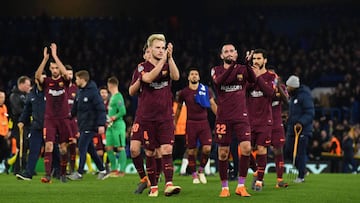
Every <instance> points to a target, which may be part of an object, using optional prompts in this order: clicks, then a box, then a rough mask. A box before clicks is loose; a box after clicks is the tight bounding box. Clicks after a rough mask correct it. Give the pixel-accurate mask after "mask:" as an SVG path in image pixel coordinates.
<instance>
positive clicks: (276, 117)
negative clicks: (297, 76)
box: [271, 84, 288, 127]
mask: <svg viewBox="0 0 360 203" xmlns="http://www.w3.org/2000/svg"><path fill="white" fill-rule="evenodd" d="M280 88H281V89H283V91H284V92H285V94H288V92H287V90H286V87H285V85H284V84H282V85H281V86H280ZM271 105H272V116H273V126H274V127H280V126H282V118H281V112H282V107H281V106H282V100H281V98H280V93H278V92H276V94H275V96H274V97H273V100H272V104H271Z"/></svg>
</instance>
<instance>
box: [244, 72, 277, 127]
mask: <svg viewBox="0 0 360 203" xmlns="http://www.w3.org/2000/svg"><path fill="white" fill-rule="evenodd" d="M275 77H276V75H275V74H274V73H271V72H269V71H266V72H265V73H264V74H262V75H260V76H259V77H258V78H257V80H256V82H255V83H251V84H249V86H248V88H247V92H248V94H247V95H248V97H247V106H248V110H249V120H250V125H251V126H263V125H272V124H273V118H272V109H271V108H272V107H271V102H272V99H273V96H274V93H275Z"/></svg>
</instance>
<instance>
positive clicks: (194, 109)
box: [178, 87, 213, 121]
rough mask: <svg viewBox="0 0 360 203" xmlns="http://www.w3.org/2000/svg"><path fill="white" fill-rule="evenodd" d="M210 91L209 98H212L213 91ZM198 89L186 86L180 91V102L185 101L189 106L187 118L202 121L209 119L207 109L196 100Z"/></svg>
mask: <svg viewBox="0 0 360 203" xmlns="http://www.w3.org/2000/svg"><path fill="white" fill-rule="evenodd" d="M208 92H209V99H210V98H212V97H213V96H212V93H211V91H208ZM196 93H197V90H192V89H190V88H189V87H185V88H184V89H182V90H181V91H180V92H179V101H178V102H179V103H180V104H182V103H183V102H185V104H186V107H187V120H192V121H201V120H207V109H206V108H204V107H202V106H200V104H198V103H196V102H195V95H196Z"/></svg>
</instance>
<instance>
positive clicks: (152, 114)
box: [138, 62, 173, 121]
mask: <svg viewBox="0 0 360 203" xmlns="http://www.w3.org/2000/svg"><path fill="white" fill-rule="evenodd" d="M153 68H154V65H153V64H151V63H150V62H144V63H143V64H142V66H139V67H138V71H139V73H141V74H144V73H146V72H150V71H151V70H152V69H153ZM141 89H142V92H141V94H142V95H141V100H142V101H141V106H142V107H141V109H140V112H139V113H140V114H141V118H142V120H146V121H161V120H171V119H173V116H172V114H173V110H172V103H173V95H172V92H171V79H170V72H169V65H168V64H165V65H164V66H163V68H162V70H161V71H160V73H159V75H158V76H157V77H156V78H155V80H154V81H152V82H151V83H145V82H141Z"/></svg>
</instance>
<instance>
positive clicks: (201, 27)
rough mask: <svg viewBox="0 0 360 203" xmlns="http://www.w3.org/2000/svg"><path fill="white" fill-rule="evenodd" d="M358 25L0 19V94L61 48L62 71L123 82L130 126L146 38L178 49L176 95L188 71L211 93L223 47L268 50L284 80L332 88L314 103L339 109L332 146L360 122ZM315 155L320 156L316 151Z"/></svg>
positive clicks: (254, 19)
mask: <svg viewBox="0 0 360 203" xmlns="http://www.w3.org/2000/svg"><path fill="white" fill-rule="evenodd" d="M359 17H360V15H359V14H357V13H356V9H354V8H353V9H351V8H347V9H345V8H343V9H342V8H320V7H319V8H302V9H296V8H291V9H280V8H274V9H272V10H267V9H264V8H261V7H260V8H252V9H243V10H237V12H233V13H229V15H227V16H216V15H215V16H213V17H211V16H206V17H205V16H203V17H197V19H194V18H193V17H192V16H187V15H181V16H180V15H179V16H169V17H119V18H114V17H81V18H62V17H52V16H50V15H46V14H44V15H42V16H24V17H2V18H0V30H1V32H0V89H4V90H6V92H7V95H9V93H10V91H11V89H12V87H13V86H14V85H15V83H16V80H17V78H18V77H19V76H20V75H28V76H30V77H33V75H34V72H35V70H36V68H37V66H38V61H40V59H41V57H42V49H43V47H44V46H47V45H48V44H49V43H50V42H56V43H57V44H58V47H59V55H60V56H61V58H62V60H63V61H64V63H66V64H71V65H72V66H73V67H74V70H75V71H76V70H80V69H87V70H88V71H89V72H90V74H91V76H92V78H94V80H95V81H96V83H97V84H98V86H102V85H104V84H105V83H106V79H107V78H108V77H109V76H111V75H115V76H117V77H118V78H119V81H120V84H121V85H120V91H121V92H122V93H124V95H125V99H126V105H127V108H128V116H127V122H128V123H127V124H128V125H130V124H131V121H132V118H133V115H134V112H135V109H136V98H133V97H130V96H128V94H127V88H128V85H129V82H130V80H131V75H132V71H133V70H134V68H135V67H136V65H137V64H138V63H139V62H141V61H142V47H143V45H144V43H145V40H146V37H147V36H148V35H150V34H152V33H164V34H165V36H166V37H167V40H168V41H171V42H172V43H173V44H174V58H175V59H176V62H177V65H178V67H179V69H180V71H181V72H182V76H183V78H182V80H180V81H179V82H176V83H174V86H173V90H174V92H175V91H176V90H178V89H180V88H182V87H184V85H185V84H186V75H185V72H186V69H187V68H189V67H190V66H197V67H198V68H199V69H200V71H201V73H200V74H201V76H202V78H201V80H202V82H204V83H206V84H208V85H210V86H211V85H212V84H211V83H210V81H211V80H210V68H211V67H212V66H214V65H217V64H219V63H220V61H218V60H219V57H218V55H219V49H220V47H221V45H222V43H224V42H233V43H234V44H236V46H237V48H238V53H239V56H240V57H239V58H240V59H241V58H244V55H245V52H246V51H247V50H250V49H254V48H260V47H261V48H264V49H266V50H268V51H269V57H268V58H269V64H271V65H273V66H275V67H276V72H277V73H278V74H279V75H280V76H281V77H282V78H283V80H286V78H287V77H288V76H289V75H291V74H296V75H298V76H299V77H300V79H301V82H302V83H303V84H306V85H308V86H310V87H311V88H315V87H320V86H322V87H331V88H333V91H332V92H331V93H327V94H322V95H321V97H320V98H316V99H315V105H316V107H317V108H318V109H324V108H335V109H336V112H338V114H335V116H334V114H327V113H326V112H325V113H324V111H317V115H316V120H315V121H314V140H315V138H316V139H318V140H321V139H327V140H329V139H330V136H332V135H333V134H341V136H339V139H341V138H342V137H343V133H342V132H341V133H340V132H337V131H336V132H334V131H331V130H329V129H343V131H346V130H348V129H349V128H350V126H353V125H355V124H358V123H359V121H360V114H359V112H360V110H359V102H360V95H359V94H360V81H359V80H357V78H359V75H360V18H359ZM319 112H320V113H319ZM329 123H333V124H331V125H330V124H329ZM323 131H325V132H323ZM339 131H340V130H339ZM324 133H326V136H325V135H324ZM312 148H314V150H313V151H316V150H315V148H316V147H312ZM321 150H326V149H323V148H322V149H321ZM315 154H316V153H315ZM313 156H314V155H311V158H312V157H313ZM315 156H316V155H315Z"/></svg>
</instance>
